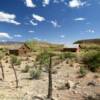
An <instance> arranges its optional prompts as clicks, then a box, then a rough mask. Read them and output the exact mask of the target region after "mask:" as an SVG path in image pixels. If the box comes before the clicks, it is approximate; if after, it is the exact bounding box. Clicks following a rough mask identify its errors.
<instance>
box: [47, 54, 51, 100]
mask: <svg viewBox="0 0 100 100" xmlns="http://www.w3.org/2000/svg"><path fill="white" fill-rule="evenodd" d="M47 98H48V99H50V100H52V57H51V54H50V57H49V67H48V96H47Z"/></svg>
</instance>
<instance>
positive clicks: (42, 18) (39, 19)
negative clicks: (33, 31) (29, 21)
mask: <svg viewBox="0 0 100 100" xmlns="http://www.w3.org/2000/svg"><path fill="white" fill-rule="evenodd" d="M32 16H33V18H34V19H35V20H37V21H39V22H42V21H45V18H44V17H42V16H39V15H36V14H33V15H32Z"/></svg>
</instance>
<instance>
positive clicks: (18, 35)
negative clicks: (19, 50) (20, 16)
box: [14, 34, 22, 38]
mask: <svg viewBox="0 0 100 100" xmlns="http://www.w3.org/2000/svg"><path fill="white" fill-rule="evenodd" d="M14 37H18V38H20V37H22V35H20V34H15V35H14Z"/></svg>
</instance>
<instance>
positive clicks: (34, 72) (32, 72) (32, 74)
mask: <svg viewBox="0 0 100 100" xmlns="http://www.w3.org/2000/svg"><path fill="white" fill-rule="evenodd" d="M29 74H30V78H31V79H39V78H40V75H41V70H39V69H32V70H30V72H29Z"/></svg>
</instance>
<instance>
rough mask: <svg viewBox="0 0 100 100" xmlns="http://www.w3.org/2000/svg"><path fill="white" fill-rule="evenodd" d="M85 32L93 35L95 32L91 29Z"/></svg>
mask: <svg viewBox="0 0 100 100" xmlns="http://www.w3.org/2000/svg"><path fill="white" fill-rule="evenodd" d="M87 32H88V33H95V31H94V30H93V29H88V30H87Z"/></svg>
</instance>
